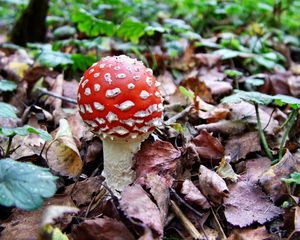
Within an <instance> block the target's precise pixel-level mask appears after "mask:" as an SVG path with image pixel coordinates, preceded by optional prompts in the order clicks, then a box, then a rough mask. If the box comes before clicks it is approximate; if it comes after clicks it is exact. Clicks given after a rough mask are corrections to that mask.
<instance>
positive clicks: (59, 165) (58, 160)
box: [45, 119, 83, 177]
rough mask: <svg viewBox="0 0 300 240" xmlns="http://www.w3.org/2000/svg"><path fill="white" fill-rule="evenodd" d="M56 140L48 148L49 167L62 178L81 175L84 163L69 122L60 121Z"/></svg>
mask: <svg viewBox="0 0 300 240" xmlns="http://www.w3.org/2000/svg"><path fill="white" fill-rule="evenodd" d="M59 123H60V125H59V129H58V131H57V133H56V136H55V139H54V140H53V141H52V142H51V143H49V144H48V145H47V146H46V149H47V150H46V156H45V158H46V159H47V162H48V165H49V167H50V168H51V169H52V170H54V171H56V172H57V173H59V174H60V175H62V176H70V177H75V176H77V175H78V174H80V173H81V169H82V167H83V162H82V160H81V158H80V154H79V151H78V149H77V146H76V144H75V142H74V139H73V136H72V133H71V129H70V127H69V124H68V122H67V120H65V119H61V120H60V121H59Z"/></svg>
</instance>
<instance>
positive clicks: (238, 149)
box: [225, 132, 261, 162]
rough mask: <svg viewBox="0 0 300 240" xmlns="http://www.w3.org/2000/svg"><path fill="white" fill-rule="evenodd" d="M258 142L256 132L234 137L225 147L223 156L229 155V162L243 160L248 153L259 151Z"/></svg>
mask: <svg viewBox="0 0 300 240" xmlns="http://www.w3.org/2000/svg"><path fill="white" fill-rule="evenodd" d="M260 150H261V147H260V140H259V135H258V132H248V133H244V134H241V135H234V136H232V137H231V138H229V140H228V141H227V143H226V145H225V155H229V156H230V158H231V162H237V161H238V160H240V159H245V158H246V156H247V154H248V153H251V152H257V151H260Z"/></svg>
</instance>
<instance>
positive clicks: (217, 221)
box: [211, 208, 227, 240]
mask: <svg viewBox="0 0 300 240" xmlns="http://www.w3.org/2000/svg"><path fill="white" fill-rule="evenodd" d="M211 212H212V214H213V216H214V219H215V221H216V223H217V227H218V229H219V231H220V233H221V235H222V239H224V240H225V239H227V237H226V234H225V233H224V230H223V228H222V226H221V224H220V222H219V220H218V218H217V214H216V213H215V211H214V209H213V208H211Z"/></svg>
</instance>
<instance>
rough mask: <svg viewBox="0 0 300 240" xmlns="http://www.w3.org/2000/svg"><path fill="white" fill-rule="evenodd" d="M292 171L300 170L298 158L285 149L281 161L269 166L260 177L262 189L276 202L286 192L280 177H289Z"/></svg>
mask: <svg viewBox="0 0 300 240" xmlns="http://www.w3.org/2000/svg"><path fill="white" fill-rule="evenodd" d="M293 172H300V159H298V158H296V157H294V156H293V155H292V154H291V153H290V152H289V151H288V150H287V151H286V153H285V155H284V156H283V158H282V159H281V161H280V162H279V163H277V164H275V165H273V166H272V167H270V168H269V169H268V170H267V171H266V172H265V173H264V174H263V175H262V176H261V177H260V179H259V182H260V184H261V185H262V187H263V189H264V191H265V192H266V193H268V194H269V195H270V197H271V199H272V200H273V201H275V202H276V201H277V200H279V199H280V198H281V197H284V196H285V195H286V194H288V192H287V188H286V185H285V183H284V182H282V181H281V178H289V176H290V174H291V173H293Z"/></svg>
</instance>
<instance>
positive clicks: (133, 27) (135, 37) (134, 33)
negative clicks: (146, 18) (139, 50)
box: [117, 18, 147, 44]
mask: <svg viewBox="0 0 300 240" xmlns="http://www.w3.org/2000/svg"><path fill="white" fill-rule="evenodd" d="M146 26H147V25H146V24H144V23H142V22H140V21H138V20H135V19H132V18H127V19H125V20H124V21H123V22H122V24H121V25H120V26H119V28H118V30H117V35H118V36H119V37H121V38H123V39H124V40H130V41H131V42H132V43H136V44H137V43H138V42H139V39H140V37H142V36H143V35H144V34H145V28H146Z"/></svg>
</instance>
